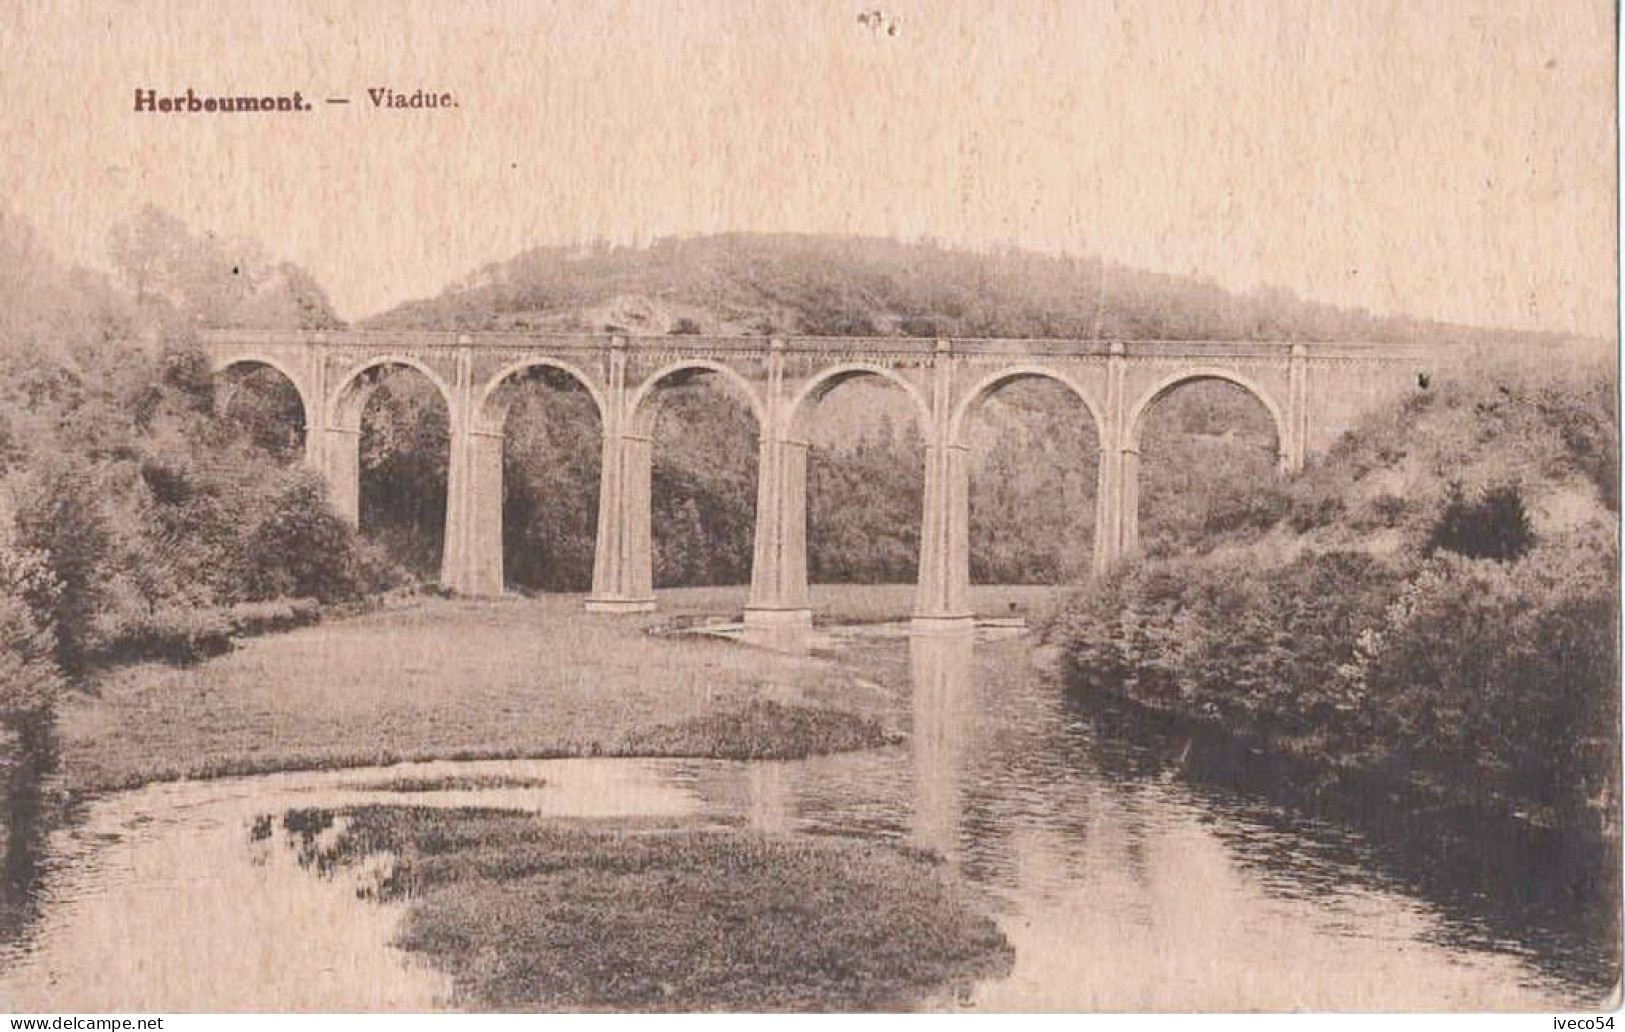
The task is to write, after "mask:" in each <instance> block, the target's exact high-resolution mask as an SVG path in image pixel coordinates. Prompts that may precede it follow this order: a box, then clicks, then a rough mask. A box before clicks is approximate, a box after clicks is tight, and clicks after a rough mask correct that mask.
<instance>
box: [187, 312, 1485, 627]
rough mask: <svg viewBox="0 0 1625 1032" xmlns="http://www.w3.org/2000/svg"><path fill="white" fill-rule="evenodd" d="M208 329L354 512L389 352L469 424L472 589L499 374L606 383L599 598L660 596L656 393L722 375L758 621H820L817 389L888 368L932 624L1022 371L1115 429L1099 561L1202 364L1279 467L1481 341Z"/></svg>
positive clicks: (490, 579)
mask: <svg viewBox="0 0 1625 1032" xmlns="http://www.w3.org/2000/svg"><path fill="white" fill-rule="evenodd" d="M203 346H204V349H205V351H206V352H207V354H208V355H209V358H210V362H211V366H212V368H214V369H215V370H216V371H217V372H224V371H226V370H228V369H231V368H233V367H236V366H240V365H246V364H259V365H265V366H269V367H271V368H273V369H276V370H278V371H279V372H281V373H282V374H283V375H284V376H286V377H287V378H288V379H289V380H290V381H291V382H292V383H293V384H294V387H295V389H296V390H297V391H298V392H299V396H300V400H301V403H302V404H303V406H304V411H305V420H306V423H307V431H306V435H305V436H306V461H307V462H309V463H310V464H311V465H312V466H313V467H314V468H316V469H317V470H319V471H321V472H322V473H323V474H324V475H325V476H326V477H327V479H328V481H329V482H330V484H331V485H332V489H333V496H334V498H335V500H336V501H337V503H338V506H339V508H340V511H341V512H343V513H344V514H345V515H346V516H347V517H348V518H350V519H352V520H353V519H355V517H356V507H355V504H354V501H353V499H355V498H356V497H357V496H358V495H357V492H358V485H359V469H358V458H357V456H358V446H359V441H358V430H359V425H360V412H361V408H362V406H363V405H364V404H365V400H366V395H367V393H368V392H369V391H370V389H371V386H372V384H371V383H370V382H369V378H370V377H374V376H376V373H375V372H374V371H375V370H378V369H380V368H383V367H387V366H390V365H397V366H407V367H410V368H413V369H415V370H417V371H419V372H421V373H423V374H424V375H425V376H427V377H428V378H429V380H430V381H431V382H432V383H434V384H435V386H436V388H437V389H438V390H439V392H440V394H441V396H442V397H443V398H444V400H445V402H446V407H447V412H448V416H449V420H450V427H451V455H450V470H449V475H448V483H447V504H446V531H445V553H444V556H443V560H442V564H441V580H442V583H443V584H445V585H446V586H447V587H449V588H451V589H453V590H455V591H459V592H462V593H465V594H473V595H485V594H498V593H500V592H501V591H502V587H503V570H502V522H501V521H502V433H503V430H502V426H503V419H504V418H505V416H506V413H507V405H506V404H505V403H504V402H503V400H502V398H501V388H502V387H503V386H504V385H505V384H508V383H511V382H513V381H515V380H516V379H517V378H520V377H522V376H523V375H524V374H525V373H526V372H527V371H529V370H532V369H538V368H548V369H553V370H557V371H558V372H560V373H562V374H564V375H566V376H569V377H570V378H572V379H573V380H575V381H577V382H579V383H580V384H581V385H582V387H584V388H585V389H586V391H587V392H588V393H589V394H590V395H591V397H592V399H593V402H594V404H595V405H596V407H597V409H598V414H599V418H600V423H601V427H602V446H603V460H602V474H601V477H602V480H601V483H600V494H599V507H598V533H597V544H596V549H595V553H594V563H593V587H592V591H591V593H590V594H589V595H588V597H587V607H588V609H590V610H593V611H598V612H634V611H641V610H648V609H652V608H653V607H654V605H655V601H654V594H653V591H652V588H651V586H650V576H649V571H650V565H651V559H650V555H651V541H650V534H649V511H650V498H649V473H650V468H649V467H650V447H649V445H650V442H649V431H650V429H651V428H652V420H653V412H654V408H655V405H654V399H655V395H657V394H658V392H659V390H660V389H661V387H662V385H664V384H667V383H669V382H671V381H673V380H679V379H681V378H683V377H684V376H687V375H699V374H708V375H715V376H718V377H720V378H721V379H723V380H724V381H725V382H726V383H728V384H729V386H730V387H731V388H733V389H734V390H735V391H737V392H739V393H740V394H741V396H742V397H743V398H744V399H745V400H746V401H747V402H748V403H749V405H750V407H751V411H752V412H753V413H754V414H755V416H756V422H757V427H758V429H759V431H760V433H759V438H758V447H759V452H758V464H757V468H758V482H757V505H756V534H755V546H754V552H753V566H752V573H751V593H750V603H749V606H748V607H747V610H746V617H747V620H748V621H749V622H751V623H754V624H759V625H775V626H782V625H786V624H790V625H798V624H807V623H809V622H810V620H811V609H810V605H809V602H808V593H807V564H806V558H807V557H806V462H807V447H808V442H807V437H806V432H807V427H808V422H809V419H810V417H811V413H812V412H813V411H814V410H815V409H816V407H817V404H818V401H819V399H820V398H822V397H823V396H824V395H826V394H827V393H828V392H829V391H830V390H833V389H834V387H836V386H837V385H839V384H840V383H842V382H844V381H846V380H848V379H852V378H855V377H866V376H872V377H878V378H881V379H883V380H886V381H888V382H890V383H892V384H894V385H895V386H897V387H899V388H900V389H901V390H902V391H903V392H904V393H905V395H906V396H907V397H908V398H909V399H910V404H911V407H912V409H913V410H914V412H915V414H916V416H917V417H918V420H919V426H920V429H921V432H922V435H923V437H924V440H925V461H926V470H925V492H924V498H923V499H922V523H921V544H920V561H919V571H920V572H919V581H918V585H917V588H916V596H915V607H914V611H915V622H916V626H918V627H921V628H931V627H959V626H963V624H964V622H965V621H966V620H968V619H970V618H971V612H970V607H969V603H968V600H967V592H968V585H969V566H970V561H969V533H968V523H969V499H968V482H967V468H966V466H967V463H966V452H967V447H968V446H967V442H966V438H965V434H966V428H967V426H968V424H969V421H970V419H971V417H972V416H973V415H974V414H975V412H976V411H977V409H978V408H979V407H980V406H981V405H982V404H983V403H984V402H985V401H986V400H987V399H988V398H989V397H991V396H992V395H994V394H996V393H997V392H998V391H999V390H1000V389H1001V388H1002V387H1004V386H1005V385H1007V384H1009V383H1012V382H1015V381H1017V380H1021V379H1028V378H1044V379H1050V380H1054V381H1056V382H1058V383H1060V384H1062V385H1063V386H1064V387H1066V388H1067V389H1068V390H1069V391H1070V392H1071V393H1072V394H1074V395H1075V396H1076V397H1077V398H1078V399H1079V401H1080V402H1081V403H1082V406H1083V408H1084V409H1085V410H1086V411H1087V412H1088V414H1089V418H1090V419H1092V420H1093V422H1094V425H1095V429H1096V432H1097V436H1098V439H1099V441H1100V464H1099V471H1098V478H1099V479H1098V483H1099V490H1098V491H1097V502H1096V504H1097V506H1098V507H1099V511H1098V513H1097V521H1096V540H1095V552H1094V559H1095V567H1096V569H1097V570H1104V569H1107V568H1109V567H1111V566H1112V565H1114V564H1115V563H1117V562H1119V561H1121V560H1122V559H1123V558H1124V557H1126V556H1130V555H1133V554H1134V553H1135V551H1136V550H1137V549H1138V543H1139V535H1138V513H1137V507H1138V476H1139V449H1140V440H1141V435H1142V433H1143V429H1144V423H1145V418H1146V414H1147V412H1148V411H1149V410H1150V408H1151V406H1152V405H1153V404H1154V403H1155V402H1156V401H1157V400H1158V399H1159V398H1161V397H1163V396H1165V395H1166V394H1168V393H1169V392H1171V391H1173V390H1175V389H1177V388H1178V387H1179V386H1180V385H1181V384H1184V383H1188V382H1191V381H1195V380H1212V379H1218V380H1225V381H1228V382H1231V383H1234V384H1237V385H1238V386H1240V387H1242V388H1244V389H1246V390H1247V391H1249V392H1250V393H1252V394H1253V395H1254V396H1255V397H1257V398H1258V399H1259V401H1260V403H1261V404H1262V405H1263V406H1264V408H1265V409H1266V410H1267V411H1268V412H1269V415H1270V418H1271V420H1272V421H1273V423H1274V425H1275V429H1276V439H1277V444H1278V460H1279V463H1280V466H1281V468H1282V469H1284V470H1286V471H1289V472H1291V471H1295V470H1297V469H1298V468H1300V467H1301V466H1302V464H1303V462H1304V459H1305V457H1306V456H1307V455H1308V454H1310V453H1311V452H1314V451H1317V450H1321V449H1323V448H1325V447H1326V446H1328V445H1329V444H1330V443H1331V442H1332V441H1333V440H1335V439H1336V438H1337V437H1338V436H1339V435H1340V434H1341V433H1342V432H1343V430H1345V429H1346V428H1348V427H1349V426H1350V425H1352V423H1353V422H1354V421H1355V420H1356V419H1357V418H1358V417H1359V416H1360V415H1361V414H1362V413H1364V412H1365V411H1367V410H1368V409H1370V408H1372V407H1374V406H1376V405H1379V404H1382V403H1384V402H1386V401H1388V400H1389V399H1392V398H1395V397H1398V396H1401V395H1403V394H1405V393H1407V392H1409V391H1414V390H1418V389H1422V388H1421V387H1420V386H1419V384H1423V383H1426V382H1427V379H1428V377H1430V376H1432V375H1434V374H1436V373H1437V372H1439V371H1441V370H1442V369H1444V368H1446V367H1449V366H1451V365H1454V364H1457V363H1459V362H1462V361H1464V360H1466V359H1468V358H1470V357H1471V353H1470V350H1469V349H1463V348H1453V347H1449V346H1440V345H1414V344H1382V343H1361V344H1323V343H1301V342H1299V343H1293V342H1273V341H1272V342H1257V341H1226V342H1214V341H1135V342H1116V341H1112V342H1106V341H1081V340H1002V339H1001V340H921V339H915V338H894V337H887V338H817V337H786V338H762V337H703V336H688V335H681V336H678V335H673V336H662V337H625V336H601V335H587V334H578V335H541V334H524V333H479V334H452V333H435V332H421V331H401V332H397V331H366V332H328V333H320V332H318V333H263V332H252V331H211V332H208V333H205V334H204V336H203Z"/></svg>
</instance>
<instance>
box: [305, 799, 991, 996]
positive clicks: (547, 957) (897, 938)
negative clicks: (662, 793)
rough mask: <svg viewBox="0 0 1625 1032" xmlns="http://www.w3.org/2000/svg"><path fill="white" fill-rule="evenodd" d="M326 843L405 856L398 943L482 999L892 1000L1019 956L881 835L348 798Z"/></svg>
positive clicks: (315, 821) (328, 859) (342, 852)
mask: <svg viewBox="0 0 1625 1032" xmlns="http://www.w3.org/2000/svg"><path fill="white" fill-rule="evenodd" d="M329 821H330V815H328V814H326V813H324V812H320V811H314V812H313V811H298V812H295V813H291V814H289V816H288V821H287V823H288V826H289V827H301V828H306V829H310V830H312V831H314V830H317V829H320V828H323V827H325V826H326V825H327V824H328V823H329ZM320 841H321V842H322V844H321V845H318V844H317V842H318V840H317V839H316V838H314V837H310V838H309V839H308V840H307V844H306V847H305V849H306V858H307V859H308V860H310V861H311V862H313V863H315V864H316V865H317V866H319V867H323V868H326V867H330V866H331V865H333V864H342V863H345V862H347V861H355V860H359V859H361V858H363V857H365V856H367V855H368V854H370V853H374V852H377V851H388V852H389V853H391V854H393V855H394V857H395V865H394V870H393V874H392V875H391V877H390V878H389V879H388V880H387V881H386V882H385V884H384V886H383V888H382V892H383V894H384V895H385V896H386V897H391V898H402V899H405V900H407V901H409V907H408V911H407V916H406V921H405V924H404V926H403V927H402V930H401V933H400V938H399V940H398V943H399V945H400V946H402V947H403V948H405V949H407V950H409V951H412V952H415V953H420V954H423V955H424V956H426V957H427V958H428V959H430V960H431V961H432V962H433V963H434V964H435V965H436V966H438V967H440V968H442V969H443V970H446V971H448V972H449V973H450V974H451V975H452V977H453V979H454V980H455V985H456V991H457V999H456V1000H455V1001H454V1002H455V1003H456V1004H458V1005H460V1006H463V1007H467V1008H470V1009H478V1010H520V1011H529V1010H649V1011H677V1010H781V1011H805V1010H865V1009H888V1008H898V1007H906V1006H908V1005H910V1004H911V1003H914V1002H915V1001H917V1000H918V999H919V998H920V997H921V996H923V995H927V994H930V993H933V992H938V991H941V990H943V989H946V988H949V987H951V986H953V985H955V984H957V983H961V982H970V981H973V980H975V979H978V978H983V977H988V976H991V975H995V974H998V973H1001V972H1003V971H1006V970H1008V969H1009V967H1010V964H1011V963H1012V961H1013V951H1012V948H1011V946H1010V944H1009V942H1008V941H1007V940H1006V939H1005V937H1004V935H1003V934H1002V933H1001V932H1000V931H999V929H998V927H997V926H996V925H995V924H994V923H993V921H992V920H991V919H990V918H989V917H987V916H986V915H984V914H982V913H980V912H979V911H978V910H977V909H976V908H975V907H974V906H973V905H971V903H970V902H969V901H968V900H967V899H966V898H965V897H964V895H963V893H962V891H961V890H959V889H958V888H956V887H955V885H954V883H953V881H952V879H951V878H950V877H949V875H948V874H947V873H946V871H945V870H944V869H943V868H942V867H941V866H940V864H939V863H938V862H936V861H933V860H931V859H929V858H927V857H925V856H922V855H920V854H917V853H913V852H906V851H902V850H898V849H895V848H892V847H888V846H883V845H877V844H874V843H868V842H858V841H854V840H844V839H806V838H785V837H773V836H765V835H760V834H755V833H750V832H738V831H720V832H719V831H643V832H639V833H635V834H634V833H626V832H610V831H598V830H593V829H584V828H581V827H573V826H568V825H561V824H559V823H556V822H549V821H545V820H543V819H540V818H537V817H533V816H529V815H526V814H517V813H507V812H497V811H485V810H444V809H423V808H409V807H364V808H360V809H357V810H354V811H351V812H349V813H347V814H346V815H345V827H344V830H343V831H342V833H341V834H339V835H338V836H337V837H336V839H335V840H332V841H331V842H328V841H326V840H320Z"/></svg>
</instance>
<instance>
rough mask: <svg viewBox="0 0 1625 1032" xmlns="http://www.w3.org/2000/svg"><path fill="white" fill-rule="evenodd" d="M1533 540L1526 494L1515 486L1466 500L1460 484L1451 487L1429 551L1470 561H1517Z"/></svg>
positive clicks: (1496, 489) (1500, 488) (1428, 547)
mask: <svg viewBox="0 0 1625 1032" xmlns="http://www.w3.org/2000/svg"><path fill="white" fill-rule="evenodd" d="M1534 537H1535V534H1534V530H1533V529H1532V528H1531V527H1530V525H1529V514H1528V513H1527V512H1526V511H1525V510H1524V504H1523V495H1522V494H1521V493H1520V492H1519V491H1518V488H1517V487H1516V486H1515V485H1512V484H1503V485H1500V486H1498V487H1492V488H1490V489H1489V490H1487V491H1485V492H1483V494H1482V495H1480V496H1479V497H1477V498H1471V499H1469V498H1466V497H1463V494H1462V490H1461V485H1459V484H1451V485H1450V493H1449V498H1448V500H1447V501H1446V502H1445V507H1444V511H1443V512H1442V513H1440V514H1439V518H1438V520H1437V521H1436V522H1435V523H1434V525H1433V530H1432V533H1431V534H1429V536H1428V541H1427V545H1426V550H1427V551H1428V552H1429V553H1431V552H1434V551H1437V550H1439V549H1441V548H1442V549H1444V550H1446V551H1450V552H1455V553H1457V554H1458V555H1464V556H1467V557H1468V558H1471V559H1516V558H1518V557H1519V556H1521V555H1523V554H1524V553H1525V552H1527V551H1529V547H1530V546H1531V545H1532V544H1533V543H1534Z"/></svg>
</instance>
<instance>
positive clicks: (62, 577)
mask: <svg viewBox="0 0 1625 1032" xmlns="http://www.w3.org/2000/svg"><path fill="white" fill-rule="evenodd" d="M16 523H17V540H18V542H19V544H21V545H22V546H23V547H25V548H29V549H32V550H34V551H35V552H37V553H38V554H40V555H41V556H42V557H43V561H44V563H45V565H46V567H47V568H48V569H49V571H50V574H51V577H52V579H53V580H54V581H55V584H56V590H55V591H54V592H53V593H52V600H51V603H50V609H49V611H48V612H45V613H43V614H40V615H42V616H43V617H44V619H45V621H46V622H47V623H49V624H50V625H52V626H54V627H55V628H56V655H57V661H58V662H59V663H60V664H61V665H62V666H63V667H64V668H65V669H67V670H70V671H76V670H78V669H80V668H81V667H82V666H83V665H84V663H85V660H86V658H87V655H86V653H87V650H88V648H89V646H90V641H91V638H92V634H93V631H92V626H93V624H94V622H95V619H96V614H97V610H98V608H99V606H100V605H101V602H102V595H103V588H104V584H105V580H104V575H103V568H104V566H105V564H106V563H107V561H108V559H109V557H110V555H111V550H112V533H111V531H110V529H109V527H108V523H107V517H106V514H105V513H104V512H103V510H102V507H101V494H100V492H99V491H98V490H97V488H96V485H95V483H94V481H93V480H92V478H91V477H90V476H89V475H88V474H87V473H86V472H85V471H84V470H82V469H80V468H78V465H77V464H76V463H75V462H74V461H73V460H72V459H65V460H59V461H57V462H55V463H53V464H52V465H51V466H49V467H48V468H46V469H43V470H42V471H40V473H39V475H38V476H36V477H35V478H34V481H33V483H32V484H31V485H30V490H29V491H28V493H27V494H26V496H25V497H24V499H23V501H22V504H20V505H19V506H18V509H17V515H16Z"/></svg>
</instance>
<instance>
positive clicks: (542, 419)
mask: <svg viewBox="0 0 1625 1032" xmlns="http://www.w3.org/2000/svg"><path fill="white" fill-rule="evenodd" d="M538 385H539V386H540V387H542V388H544V389H543V390H542V391H537V390H535V389H534V388H535V387H537V386H538ZM544 399H545V400H544ZM537 403H539V404H537ZM589 422H590V423H591V426H590V427H588V425H587V424H588V423H589ZM471 423H472V425H471V427H470V429H471V430H472V433H471V434H470V435H469V439H468V443H467V447H468V449H469V462H468V467H467V470H468V473H467V475H468V477H469V483H468V484H467V486H466V488H465V490H466V492H467V494H468V496H469V498H470V499H472V501H473V503H474V504H473V505H472V506H471V510H470V512H469V513H468V516H467V519H468V522H469V524H470V528H471V533H472V535H473V545H472V547H471V554H470V555H468V556H467V564H466V565H467V569H466V570H465V571H464V577H465V579H463V580H462V581H461V582H460V583H458V584H456V585H455V586H456V587H457V589H458V590H460V591H463V592H465V593H468V594H476V595H499V594H501V593H502V592H504V591H505V590H507V589H508V588H509V587H510V586H512V587H515V588H518V589H520V590H531V591H566V592H575V591H581V590H585V589H586V588H587V587H588V586H589V584H590V581H591V577H592V564H593V559H594V552H595V549H596V540H595V537H596V527H597V523H598V509H599V505H600V503H601V493H602V483H601V480H602V472H603V470H602V462H601V457H602V452H603V443H604V434H605V432H606V431H607V429H608V428H607V426H606V404H605V400H604V395H603V393H602V392H601V390H600V388H599V387H598V385H597V384H595V383H594V382H593V381H592V379H591V377H589V376H588V375H587V374H586V373H585V372H584V371H583V370H581V369H580V368H578V367H577V366H574V365H572V364H571V363H569V362H565V361H562V360H560V359H555V358H549V357H543V356H528V357H526V358H523V359H520V360H519V361H517V362H513V363H510V364H509V365H507V366H505V367H504V368H503V369H502V370H500V371H499V372H498V373H497V374H496V375H495V376H493V377H492V378H491V379H490V380H488V381H487V382H486V384H485V387H484V388H483V389H482V390H481V392H480V394H479V396H478V397H477V398H476V399H475V401H474V412H473V416H472V419H471ZM583 449H584V450H585V454H583ZM539 484H540V485H541V486H540V487H538V485H539Z"/></svg>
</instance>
